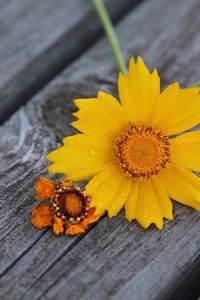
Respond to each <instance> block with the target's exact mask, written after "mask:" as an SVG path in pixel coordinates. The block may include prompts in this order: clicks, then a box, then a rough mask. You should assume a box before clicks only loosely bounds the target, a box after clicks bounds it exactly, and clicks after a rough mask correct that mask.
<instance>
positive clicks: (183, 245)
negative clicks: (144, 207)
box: [0, 0, 200, 300]
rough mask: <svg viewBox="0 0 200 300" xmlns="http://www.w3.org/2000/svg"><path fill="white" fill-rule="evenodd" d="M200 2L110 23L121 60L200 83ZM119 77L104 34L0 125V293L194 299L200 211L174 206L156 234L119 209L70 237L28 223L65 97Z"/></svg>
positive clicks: (67, 130)
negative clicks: (138, 60) (134, 59)
mask: <svg viewBox="0 0 200 300" xmlns="http://www.w3.org/2000/svg"><path fill="white" fill-rule="evenodd" d="M199 8H200V3H199V1H198V0H191V1H187V0H175V1H172V0H170V1H169V0H163V1H160V0H149V1H146V2H144V3H143V4H142V5H140V6H138V7H137V9H135V10H134V11H131V12H130V13H129V15H128V16H127V18H125V19H124V20H123V21H122V22H121V23H120V24H119V26H117V32H118V34H119V36H120V41H121V43H122V46H123V51H124V53H125V55H126V57H127V58H129V57H130V56H131V55H133V54H134V55H138V54H140V55H142V56H143V57H144V58H145V61H146V62H147V64H148V66H149V67H151V68H153V67H155V66H158V69H159V71H160V74H161V77H162V79H163V80H162V85H163V86H165V85H166V84H168V83H169V82H171V81H176V80H179V81H180V82H181V83H182V84H183V85H185V86H186V85H189V83H190V82H193V81H195V80H197V79H198V78H199V77H200V72H199V71H200V70H199V69H198V68H197V65H198V62H199V59H200V52H199V41H200V33H199V30H198V29H199V25H200V20H199V18H198V11H199ZM116 77H117V69H116V67H115V64H114V60H113V58H112V54H111V51H110V48H109V46H108V44H107V42H106V40H105V39H103V40H101V41H100V42H98V43H97V44H96V45H95V46H94V47H93V48H91V49H90V51H88V52H87V53H86V54H84V55H83V56H82V57H81V58H80V59H78V60H77V61H76V62H74V63H73V64H72V65H70V66H69V67H68V68H67V69H66V70H64V72H62V74H60V76H58V77H57V78H56V80H54V81H52V82H51V83H50V84H49V85H48V86H47V87H46V88H45V89H43V90H42V91H41V92H40V93H38V95H37V96H36V97H34V98H33V99H32V100H31V101H30V102H29V103H28V104H27V105H26V106H24V107H23V108H21V109H20V110H18V112H16V113H15V114H14V115H13V116H12V117H11V119H10V120H9V121H7V122H6V123H5V124H4V125H3V126H2V127H1V128H0V139H1V145H0V161H1V172H0V176H1V178H0V179H1V181H0V187H1V189H0V190H1V192H0V197H1V198H0V201H1V212H2V216H1V225H0V226H1V227H0V230H1V231H0V232H1V245H2V246H1V253H0V256H1V266H0V271H1V273H2V278H1V285H0V286H1V288H0V298H1V299H6V300H7V299H8V300H9V299H13V298H14V299H22V298H23V299H55V298H56V299H59V300H60V299H61V300H62V299H94V298H95V299H97V300H98V299H115V300H118V299H128V300H129V299H131V300H135V299H136V300H137V299H141V300H143V299H144V300H146V299H161V300H162V299H177V298H176V297H178V295H179V296H180V295H182V296H183V297H184V286H185V283H186V282H187V284H188V290H187V291H188V293H189V295H190V298H189V299H190V300H191V299H195V297H196V296H197V294H198V292H199V291H198V285H197V283H198V281H197V280H198V276H196V275H198V268H199V250H200V246H199V245H200V243H199V241H200V215H199V214H198V213H197V212H195V211H194V210H192V209H190V208H187V207H184V206H180V205H175V221H174V222H166V226H165V229H164V230H163V231H156V230H155V228H154V227H151V228H150V229H149V230H147V231H144V230H142V229H141V228H140V227H139V226H138V225H137V224H135V223H134V222H133V223H131V224H128V223H127V222H126V221H125V220H124V216H123V213H120V215H119V216H117V217H116V218H113V219H112V220H108V219H107V218H103V219H102V220H101V221H100V222H99V223H98V224H96V225H94V227H93V228H91V229H90V231H89V232H88V233H86V234H85V235H81V236H78V237H74V238H66V237H64V236H63V237H59V238H56V237H55V236H53V235H52V233H51V231H50V230H44V231H37V230H36V229H34V228H32V227H31V226H30V224H29V215H30V210H31V208H32V206H33V205H35V201H34V195H33V188H32V185H33V182H34V180H35V178H36V176H37V175H39V174H41V173H42V174H45V173H46V161H45V160H44V156H45V154H46V153H47V152H48V151H50V150H51V149H53V148H55V147H57V146H58V145H60V140H61V138H62V137H63V136H66V135H68V134H72V133H73V130H72V128H71V127H70V126H69V123H70V121H71V120H72V118H71V112H72V111H74V109H75V108H74V105H73V103H72V99H74V98H77V97H92V96H95V94H96V92H97V90H98V89H103V90H106V91H109V92H112V93H116V84H115V83H114V82H115V81H116ZM191 272H194V274H193V275H194V276H193V277H192V276H190V275H191ZM191 287H192V288H193V290H191ZM181 293H182V294H181ZM182 299H184V298H182Z"/></svg>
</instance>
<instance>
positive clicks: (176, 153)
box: [171, 130, 200, 171]
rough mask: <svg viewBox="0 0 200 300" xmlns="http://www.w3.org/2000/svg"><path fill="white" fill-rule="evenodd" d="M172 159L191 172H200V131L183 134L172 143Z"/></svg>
mask: <svg viewBox="0 0 200 300" xmlns="http://www.w3.org/2000/svg"><path fill="white" fill-rule="evenodd" d="M171 158H172V160H173V162H176V163H178V164H180V165H182V166H184V167H186V168H188V169H190V170H195V171H200V131H199V130H198V131H193V132H188V133H185V134H182V135H180V136H178V137H176V138H175V139H172V141H171Z"/></svg>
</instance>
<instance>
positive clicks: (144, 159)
mask: <svg viewBox="0 0 200 300" xmlns="http://www.w3.org/2000/svg"><path fill="white" fill-rule="evenodd" d="M114 153H115V160H116V162H117V164H118V165H120V167H121V169H122V171H123V172H124V173H125V174H126V175H127V176H129V177H131V178H140V179H145V178H146V179H148V178H150V177H151V176H153V175H157V174H158V173H159V172H160V170H161V169H163V168H165V167H166V166H167V165H168V163H169V162H170V141H169V138H168V137H167V136H165V135H163V133H162V132H161V131H160V130H157V129H154V128H153V127H151V126H136V125H133V124H130V125H129V127H128V128H127V129H126V130H125V131H124V132H123V133H122V134H121V135H120V136H119V137H118V138H117V139H116V141H115V143H114Z"/></svg>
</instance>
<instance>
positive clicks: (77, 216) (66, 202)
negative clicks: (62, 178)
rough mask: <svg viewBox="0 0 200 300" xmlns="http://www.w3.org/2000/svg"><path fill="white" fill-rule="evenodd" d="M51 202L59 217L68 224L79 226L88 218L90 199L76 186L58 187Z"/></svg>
mask: <svg viewBox="0 0 200 300" xmlns="http://www.w3.org/2000/svg"><path fill="white" fill-rule="evenodd" d="M51 202H52V207H53V210H54V213H55V215H56V216H57V217H59V218H62V219H63V220H64V221H66V222H70V223H72V224H78V223H80V221H81V220H82V219H84V218H85V216H87V212H88V210H89V204H90V197H88V196H86V195H84V194H83V193H82V192H81V191H80V189H79V188H78V187H75V186H74V185H69V186H62V185H58V186H56V192H55V195H54V197H53V198H52V199H51Z"/></svg>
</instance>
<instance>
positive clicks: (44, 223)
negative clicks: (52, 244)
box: [31, 205, 53, 229]
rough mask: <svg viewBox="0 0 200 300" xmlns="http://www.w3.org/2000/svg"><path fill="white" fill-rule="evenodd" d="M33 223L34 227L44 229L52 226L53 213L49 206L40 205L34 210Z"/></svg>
mask: <svg viewBox="0 0 200 300" xmlns="http://www.w3.org/2000/svg"><path fill="white" fill-rule="evenodd" d="M31 223H32V225H33V226H34V227H36V228H38V229H42V228H45V227H48V226H51V225H52V223H53V213H52V210H51V208H50V207H49V206H48V205H38V206H37V207H34V208H33V209H32V215H31Z"/></svg>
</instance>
